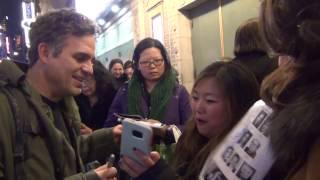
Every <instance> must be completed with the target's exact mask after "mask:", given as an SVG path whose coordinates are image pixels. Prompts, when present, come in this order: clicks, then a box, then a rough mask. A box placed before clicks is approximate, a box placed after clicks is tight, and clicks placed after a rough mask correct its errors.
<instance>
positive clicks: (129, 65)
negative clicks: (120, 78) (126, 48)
mask: <svg viewBox="0 0 320 180" xmlns="http://www.w3.org/2000/svg"><path fill="white" fill-rule="evenodd" d="M128 68H133V63H132V61H130V60H128V61H126V62H125V63H124V69H128Z"/></svg>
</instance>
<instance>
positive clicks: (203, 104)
mask: <svg viewBox="0 0 320 180" xmlns="http://www.w3.org/2000/svg"><path fill="white" fill-rule="evenodd" d="M191 97H192V100H191V108H192V112H193V115H194V121H195V123H196V127H197V129H198V132H199V133H200V134H201V135H203V136H205V137H207V138H211V137H213V136H215V135H216V134H217V133H219V131H221V128H222V127H223V126H224V124H225V123H226V120H227V102H226V99H225V97H224V94H223V92H222V91H221V89H220V88H219V85H218V83H217V82H216V79H215V78H206V79H203V80H201V81H200V82H199V83H198V84H197V85H196V86H195V87H194V89H193V92H192V94H191Z"/></svg>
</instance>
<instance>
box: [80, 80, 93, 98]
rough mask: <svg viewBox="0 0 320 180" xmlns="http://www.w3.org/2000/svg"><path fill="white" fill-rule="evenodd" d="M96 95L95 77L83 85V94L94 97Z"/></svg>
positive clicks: (85, 81)
mask: <svg viewBox="0 0 320 180" xmlns="http://www.w3.org/2000/svg"><path fill="white" fill-rule="evenodd" d="M95 93H96V80H95V79H94V77H93V76H89V77H88V78H86V79H85V80H84V81H83V83H82V94H83V95H85V96H92V95H94V94H95Z"/></svg>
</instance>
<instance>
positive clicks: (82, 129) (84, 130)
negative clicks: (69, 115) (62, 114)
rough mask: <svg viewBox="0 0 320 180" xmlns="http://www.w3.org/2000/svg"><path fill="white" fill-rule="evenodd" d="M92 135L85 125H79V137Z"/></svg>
mask: <svg viewBox="0 0 320 180" xmlns="http://www.w3.org/2000/svg"><path fill="white" fill-rule="evenodd" d="M91 133H92V129H91V128H89V127H88V126H86V125H85V124H83V123H81V124H80V134H81V135H86V134H87V135H89V134H91Z"/></svg>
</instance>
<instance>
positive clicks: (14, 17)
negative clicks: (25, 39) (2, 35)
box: [0, 0, 23, 37]
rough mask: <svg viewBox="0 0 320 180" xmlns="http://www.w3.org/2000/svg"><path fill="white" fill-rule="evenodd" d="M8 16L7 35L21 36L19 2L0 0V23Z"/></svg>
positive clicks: (16, 0)
mask: <svg viewBox="0 0 320 180" xmlns="http://www.w3.org/2000/svg"><path fill="white" fill-rule="evenodd" d="M6 16H8V21H7V23H8V24H7V35H8V36H9V37H13V36H14V35H15V34H23V33H22V29H21V19H22V7H21V0H0V22H2V21H3V20H4V19H5V17H6Z"/></svg>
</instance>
